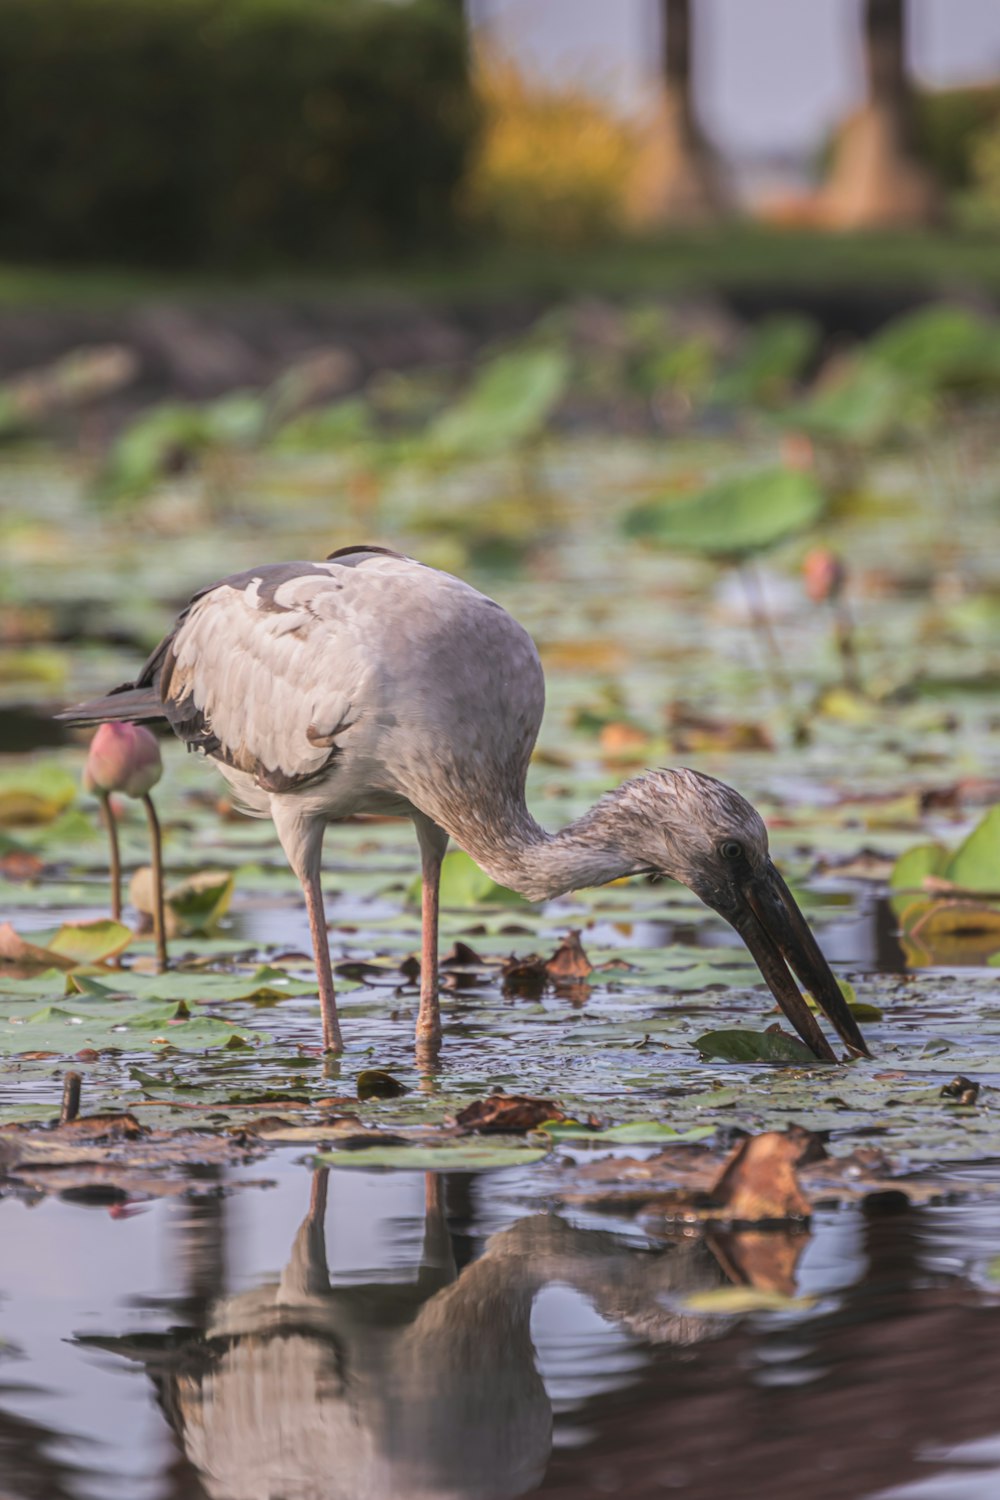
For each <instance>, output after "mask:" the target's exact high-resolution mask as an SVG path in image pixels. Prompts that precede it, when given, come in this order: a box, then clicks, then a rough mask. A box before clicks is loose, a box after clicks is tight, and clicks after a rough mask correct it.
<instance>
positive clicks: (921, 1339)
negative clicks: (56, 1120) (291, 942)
mask: <svg viewBox="0 0 1000 1500" xmlns="http://www.w3.org/2000/svg"><path fill="white" fill-rule="evenodd" d="M967 1175H968V1177H969V1179H970V1186H973V1185H974V1180H975V1172H974V1170H972V1169H970V1170H969V1172H968V1174H967ZM741 1242H742V1243H741ZM751 1242H752V1244H751ZM0 1244H2V1246H3V1251H2V1259H0V1330H2V1338H3V1342H2V1343H0V1493H2V1494H3V1495H4V1497H5V1500H7V1497H10V1500H63V1497H67V1500H69V1497H72V1500H201V1497H202V1496H210V1497H212V1500H222V1497H226V1500H279V1497H281V1500H334V1497H340V1496H343V1497H345V1500H359V1497H364V1496H372V1497H374V1496H390V1495H396V1496H400V1497H401V1500H402V1497H406V1500H416V1497H421V1500H423V1497H427V1500H430V1497H432V1496H433V1497H443V1496H448V1497H453V1500H460V1497H468V1500H473V1497H476V1500H487V1497H489V1500H501V1497H507V1496H515V1495H540V1496H550V1497H556V1496H559V1497H566V1500H570V1497H588V1500H589V1497H594V1500H597V1497H600V1496H607V1495H622V1496H632V1497H646V1496H650V1497H652V1496H660V1495H663V1494H676V1495H679V1496H685V1497H691V1500H695V1497H699V1500H702V1497H703V1500H710V1497H717V1496H721V1495H761V1494H770V1495H775V1496H780V1497H785V1496H788V1497H792V1496H800V1495H802V1494H809V1495H811V1496H815V1497H816V1500H849V1497H851V1500H853V1497H857V1500H861V1497H872V1500H874V1497H880V1500H881V1497H888V1496H892V1497H893V1500H904V1497H905V1500H911V1497H912V1500H958V1497H962V1500H988V1497H992V1496H994V1495H996V1493H997V1489H998V1486H1000V1396H998V1392H1000V1296H998V1287H997V1283H996V1282H995V1281H992V1280H991V1279H990V1276H991V1274H992V1275H994V1276H995V1275H996V1258H997V1257H998V1256H1000V1208H998V1207H997V1205H996V1204H992V1205H979V1206H962V1207H955V1206H952V1207H936V1208H920V1209H917V1208H910V1209H907V1210H904V1211H897V1212H887V1213H883V1214H881V1215H878V1214H870V1215H865V1214H863V1213H860V1212H858V1211H850V1212H845V1211H840V1212H833V1211H831V1212H821V1213H820V1214H818V1215H817V1216H816V1218H815V1220H814V1221H813V1224H812V1229H811V1233H803V1232H781V1231H772V1232H770V1233H767V1232H757V1233H753V1234H749V1233H747V1234H743V1235H739V1234H732V1233H730V1234H718V1235H715V1236H713V1235H711V1234H709V1235H708V1236H704V1235H689V1236H687V1237H685V1236H683V1235H682V1236H678V1237H677V1238H674V1239H665V1240H664V1239H661V1240H651V1239H649V1238H647V1237H645V1236H644V1235H642V1234H640V1233H638V1232H637V1231H636V1230H635V1229H634V1228H633V1227H632V1226H630V1225H629V1224H627V1223H625V1222H624V1221H621V1220H617V1219H615V1218H612V1217H608V1216H600V1217H598V1216H597V1215H594V1214H590V1215H582V1216H573V1215H571V1214H569V1213H567V1212H566V1211H562V1212H560V1213H556V1212H553V1211H552V1210H551V1209H548V1208H547V1206H546V1205H545V1203H544V1201H539V1194H538V1185H537V1181H536V1179H535V1177H534V1176H533V1175H532V1174H531V1173H530V1172H526V1171H500V1172H493V1173H481V1174H478V1175H475V1174H459V1173H449V1174H426V1175H425V1174H422V1173H415V1172H403V1173H382V1174H379V1173H376V1172H369V1171H364V1170H358V1169H356V1168H354V1169H351V1170H337V1169H332V1170H330V1169H320V1170H319V1171H311V1170H310V1169H309V1167H308V1165H305V1164H303V1163H302V1162H301V1161H300V1160H299V1159H297V1157H296V1154H295V1153H292V1152H288V1151H283V1152H280V1153H278V1154H276V1155H275V1156H273V1157H272V1158H270V1159H269V1160H268V1161H267V1162H266V1163H264V1164H263V1165H260V1164H258V1165H257V1166H255V1167H253V1168H245V1169H239V1170H232V1171H222V1172H219V1173H218V1174H217V1175H216V1176H215V1177H214V1178H210V1179H209V1180H201V1181H197V1182H192V1183H191V1184H190V1196H187V1197H181V1198H173V1199H167V1200H162V1201H159V1202H156V1203H150V1204H145V1205H133V1206H130V1207H128V1208H127V1209H125V1210H124V1211H122V1209H121V1208H118V1209H112V1210H109V1209H108V1208H107V1207H106V1206H105V1207H99V1206H94V1205H84V1204H80V1203H73V1202H65V1201H59V1200H56V1199H48V1200H46V1201H44V1202H41V1203H39V1204H37V1205H35V1206H29V1205H28V1204H26V1203H24V1202H20V1201H15V1200H11V1199H8V1200H5V1201H3V1202H0ZM741 1257H742V1261H741ZM740 1264H742V1265H743V1266H744V1267H746V1266H748V1265H750V1266H752V1267H753V1274H754V1276H755V1277H756V1279H757V1281H758V1283H760V1284H763V1283H765V1282H766V1283H768V1284H769V1285H771V1286H773V1287H777V1288H779V1289H787V1290H788V1291H791V1292H792V1293H794V1296H795V1298H796V1299H797V1302H796V1303H794V1304H792V1305H789V1306H787V1307H785V1308H783V1309H782V1310H780V1311H760V1310H758V1311H751V1312H748V1313H746V1314H744V1315H742V1316H741V1315H732V1314H727V1315H722V1314H720V1313H718V1312H712V1311H700V1310H698V1296H699V1294H704V1293H706V1292H712V1291H714V1290H715V1289H717V1288H719V1287H720V1286H724V1285H729V1284H731V1278H732V1277H734V1276H737V1273H736V1271H735V1270H734V1266H738V1265H740ZM737 1279H738V1277H737ZM710 1301H711V1299H708V1302H710ZM689 1304H691V1305H689ZM707 1305H708V1303H706V1306H707Z"/></svg>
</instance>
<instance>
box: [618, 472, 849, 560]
mask: <svg viewBox="0 0 1000 1500" xmlns="http://www.w3.org/2000/svg"><path fill="white" fill-rule="evenodd" d="M825 508H826V497H825V495H824V494H823V491H822V490H821V489H820V487H819V485H818V484H817V482H816V480H815V479H814V478H813V477H812V475H811V474H806V473H803V472H801V471H799V470H796V469H765V470H762V471H758V472H757V473H753V474H739V475H736V476H735V477H734V478H732V479H724V480H721V481H720V482H719V483H718V484H715V485H712V486H710V488H709V489H707V490H703V491H702V492H701V493H700V494H698V495H687V496H679V497H676V498H675V497H672V496H671V497H667V498H665V499H662V500H654V501H649V502H647V503H646V504H644V505H639V506H637V507H636V508H635V509H634V510H631V511H630V512H629V513H628V515H627V516H626V518H625V531H626V533H627V534H628V535H629V536H637V537H644V538H647V539H648V540H650V541H654V542H656V543H658V544H659V545H661V546H664V547H673V548H676V549H677V550H678V551H679V552H698V553H701V554H703V555H704V556H706V557H745V556H749V555H751V554H752V553H755V552H762V551H764V550H765V549H766V548H768V547H773V546H774V545H775V544H776V543H777V542H783V541H786V540H787V539H788V538H789V537H791V536H795V535H796V534H797V533H799V532H801V531H807V530H808V529H809V528H810V527H811V526H814V525H815V524H816V522H817V521H818V520H819V518H820V517H821V516H822V514H823V511H824V510H825Z"/></svg>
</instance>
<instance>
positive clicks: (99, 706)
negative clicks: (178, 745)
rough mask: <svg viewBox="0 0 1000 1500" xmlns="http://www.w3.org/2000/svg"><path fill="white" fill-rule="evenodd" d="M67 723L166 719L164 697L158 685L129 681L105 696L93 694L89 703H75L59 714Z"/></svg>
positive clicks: (132, 722)
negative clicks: (94, 696)
mask: <svg viewBox="0 0 1000 1500" xmlns="http://www.w3.org/2000/svg"><path fill="white" fill-rule="evenodd" d="M56 718H57V719H61V720H62V721H63V723H64V724H105V723H107V721H108V720H109V719H114V720H116V721H117V722H119V723H127V724H134V723H135V722H136V721H137V720H138V719H165V718H166V713H165V712H164V708H163V699H162V698H161V697H160V695H159V693H158V692H157V690H156V689H155V688H150V687H144V688H137V687H133V686H132V684H131V683H126V684H125V685H124V686H123V687H120V688H115V690H114V691H113V692H111V693H107V694H106V695H105V696H104V697H103V698H91V699H89V700H88V702H86V703H74V705H73V707H72V708H64V709H63V711H62V713H61V714H56Z"/></svg>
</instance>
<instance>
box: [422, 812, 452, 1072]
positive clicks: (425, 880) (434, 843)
mask: <svg viewBox="0 0 1000 1500" xmlns="http://www.w3.org/2000/svg"><path fill="white" fill-rule="evenodd" d="M415 822H416V829H417V838H418V839H419V841H420V860H421V866H420V871H421V877H422V879H421V898H420V916H421V921H420V926H421V934H420V1009H419V1011H418V1012H417V1042H418V1044H419V1045H422V1046H425V1047H426V1046H427V1045H428V1044H431V1045H435V1046H436V1044H437V1043H438V1042H439V1041H440V1040H441V1006H440V1003H439V1001H438V898H439V893H440V887H441V861H442V860H443V859H444V851H445V849H446V848H447V845H448V835H447V834H446V833H445V832H444V831H443V830H442V829H440V828H438V826H437V824H436V823H432V822H431V821H430V820H429V819H427V818H421V819H420V820H419V821H416V820H415Z"/></svg>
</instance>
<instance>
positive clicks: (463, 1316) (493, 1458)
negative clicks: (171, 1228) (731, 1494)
mask: <svg viewBox="0 0 1000 1500" xmlns="http://www.w3.org/2000/svg"><path fill="white" fill-rule="evenodd" d="M328 1191H329V1179H328V1173H327V1171H326V1170H322V1171H320V1172H318V1173H317V1174H316V1175H315V1177H314V1178H313V1182H312V1189H311V1201H310V1204H309V1211H308V1213H307V1215H306V1217H305V1220H304V1222H303V1223H302V1225H301V1227H300V1228H299V1230H298V1233H297V1234H296V1236H295V1240H294V1243H293V1245H292V1249H291V1254H290V1256H289V1259H288V1263H287V1265H286V1267H285V1269H284V1272H283V1273H282V1275H281V1278H280V1280H279V1281H278V1282H277V1283H276V1284H275V1283H272V1284H270V1285H265V1286H261V1287H258V1288H256V1289H254V1290H251V1291H247V1292H243V1293H240V1294H239V1295H236V1296H229V1297H225V1296H216V1297H214V1298H211V1297H205V1296H204V1295H203V1294H204V1291H205V1282H206V1279H210V1277H209V1278H206V1276H205V1274H204V1262H203V1261H202V1260H201V1257H199V1256H198V1255H197V1254H196V1255H193V1256H189V1262H190V1265H191V1267H192V1268H193V1269H194V1270H195V1276H196V1280H197V1281H200V1283H201V1286H200V1287H199V1288H198V1289H197V1291H196V1292H195V1295H194V1296H193V1297H192V1299H191V1301H190V1302H189V1311H191V1312H195V1313H196V1316H195V1319H194V1321H195V1322H196V1324H197V1325H198V1326H197V1327H196V1328H194V1329H189V1330H186V1331H185V1332H184V1333H183V1334H181V1335H173V1336H170V1337H168V1338H166V1339H153V1340H150V1339H148V1338H146V1339H140V1340H130V1339H116V1340H100V1341H99V1342H100V1343H101V1345H102V1346H103V1347H104V1348H109V1349H114V1350H116V1351H117V1352H119V1353H122V1354H126V1355H129V1356H131V1357H133V1358H136V1359H140V1360H142V1361H143V1362H144V1363H145V1365H146V1367H147V1369H148V1371H149V1373H150V1375H151V1376H152V1377H153V1379H154V1380H155V1383H156V1386H157V1389H158V1393H159V1398H160V1402H161V1405H162V1407H163V1409H164V1411H165V1413H166V1415H167V1419H168V1421H169V1422H170V1425H171V1427H172V1428H173V1429H174V1431H175V1433H176V1435H177V1438H178V1440H179V1442H180V1444H181V1446H182V1448H183V1450H184V1453H185V1455H186V1457H187V1459H188V1461H189V1462H190V1463H191V1464H192V1465H193V1466H194V1468H195V1470H196V1471H197V1473H198V1474H199V1476H200V1478H201V1482H202V1484H203V1486H204V1488H205V1490H206V1492H207V1493H208V1494H209V1495H210V1496H212V1497H213V1500H273V1497H275V1496H280V1497H281V1500H339V1497H343V1500H364V1497H368V1496H371V1497H386V1496H398V1497H400V1500H432V1497H433V1500H444V1497H449V1500H452V1497H453V1500H487V1497H489V1500H500V1497H507V1496H515V1495H522V1494H525V1493H527V1492H528V1491H530V1490H531V1489H533V1488H535V1487H536V1486H537V1485H538V1484H539V1483H540V1482H541V1480H542V1477H543V1475H544V1472H545V1469H546V1466H547V1463H548V1459H549V1453H550V1448H551V1438H552V1411H551V1406H550V1402H549V1398H548V1395H547V1393H546V1389H545V1385H544V1383H543V1381H542V1378H541V1376H540V1374H539V1372H538V1368H537V1364H536V1354H535V1348H534V1345H533V1343H532V1337H531V1311H532V1305H533V1302H534V1299H535V1296H536V1294H537V1293H538V1292H539V1291H540V1289H541V1288H542V1287H544V1286H546V1285H549V1284H553V1283H559V1284H563V1285H568V1286H571V1287H573V1288H575V1289H576V1290H577V1291H578V1292H580V1293H581V1294H582V1295H583V1296H585V1297H586V1298H588V1299H589V1300H590V1302H591V1303H592V1304H593V1306H594V1307H595V1308H596V1310H597V1311H598V1312H599V1313H600V1314H601V1315H602V1316H603V1317H604V1318H605V1319H606V1320H608V1321H609V1322H613V1323H615V1324H617V1325H618V1326H619V1327H621V1328H623V1329H625V1330H626V1331H627V1332H628V1333H630V1334H632V1335H634V1336H635V1337H636V1338H637V1339H642V1340H643V1341H644V1342H646V1343H647V1344H669V1343H673V1344H687V1343H691V1342H693V1341H695V1340H698V1339H700V1338H703V1337H709V1336H711V1335H712V1334H714V1333H715V1332H716V1331H717V1330H718V1326H719V1325H718V1321H713V1322H709V1321H708V1320H705V1319H703V1318H697V1317H692V1316H684V1315H682V1314H678V1313H677V1312H676V1311H671V1310H670V1307H669V1306H668V1304H667V1301H666V1297H667V1295H668V1294H669V1295H670V1296H671V1297H673V1298H676V1297H677V1295H683V1294H684V1293H686V1292H690V1291H694V1290H704V1289H707V1288H711V1287H714V1286H718V1285H720V1284H723V1283H725V1282H727V1281H731V1280H736V1281H743V1280H748V1279H750V1280H753V1281H754V1282H759V1283H760V1284H762V1285H765V1286H767V1287H770V1288H775V1289H778V1290H791V1288H792V1285H793V1283H794V1272H795V1264H796V1262H797V1260H798V1257H799V1255H800V1254H801V1250H802V1247H803V1246H804V1244H805V1243H806V1237H805V1236H803V1235H785V1234H766V1235H764V1234H758V1235H747V1236H744V1235H728V1236H726V1237H724V1238H718V1239H715V1240H713V1239H711V1238H705V1237H702V1236H695V1237H692V1238H684V1237H681V1238H678V1239H677V1240H675V1241H674V1242H672V1243H669V1244H667V1245H665V1246H663V1247H662V1248H657V1249H655V1250H646V1249H643V1248H641V1247H637V1246H635V1245H629V1244H625V1243H624V1242H622V1241H621V1240H619V1239H618V1238H616V1237H615V1236H614V1235H613V1234H609V1233H605V1232H602V1231H595V1230H585V1229H576V1228H574V1227H573V1226H571V1225H570V1224H568V1223H567V1222H566V1221H565V1220H564V1219H562V1218H560V1217H558V1216H556V1215H555V1214H536V1215H532V1216H530V1217H526V1218H523V1219H520V1220H518V1221H517V1222H516V1223H514V1224H513V1225H512V1226H511V1227H509V1228H507V1229H505V1230H503V1231H502V1232H500V1233H498V1234H495V1235H493V1236H492V1237H491V1238H490V1240H489V1241H488V1242H487V1245H486V1249H485V1251H484V1253H483V1254H482V1255H481V1256H480V1257H479V1258H478V1259H476V1260H473V1261H471V1262H470V1263H469V1264H467V1265H466V1266H464V1268H463V1269H462V1270H461V1271H459V1270H458V1269H457V1267H456V1262H455V1256H454V1252H453V1244H452V1240H451V1237H450V1235H449V1232H448V1226H447V1222H446V1216H445V1210H444V1181H443V1179H442V1178H440V1177H437V1176H435V1175H433V1174H428V1175H427V1177H426V1179H425V1213H424V1235H423V1244H422V1251H421V1256H420V1264H419V1270H418V1272H417V1275H416V1279H415V1280H414V1279H412V1275H411V1279H409V1280H406V1281H402V1280H400V1281H398V1282H397V1283H396V1284H387V1283H385V1282H377V1283H372V1284H368V1285H353V1286H342V1285H338V1286H331V1284H330V1279H329V1273H328V1268H327V1256H326V1241H325V1230H324V1222H325V1217H326V1210H327V1194H328ZM204 1227H205V1226H204V1225H198V1224H197V1222H196V1224H195V1232H196V1233H197V1234H198V1235H199V1236H200V1240H199V1243H200V1244H201V1247H202V1249H203V1250H204V1252H205V1255H206V1256H207V1258H208V1263H209V1264H210V1266H211V1267H212V1271H213V1272H214V1274H217V1275H220V1276H221V1274H222V1262H221V1260H220V1258H219V1257H220V1252H219V1248H218V1241H219V1238H220V1236H218V1235H217V1236H215V1238H214V1242H213V1237H212V1236H211V1235H208V1234H205V1233H203V1232H202V1231H203V1230H204ZM199 1264H201V1266H202V1270H201V1271H200V1272H198V1271H197V1269H196V1268H197V1267H198V1265H199Z"/></svg>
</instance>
